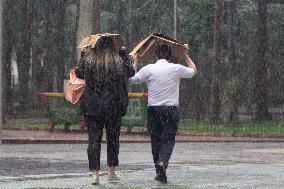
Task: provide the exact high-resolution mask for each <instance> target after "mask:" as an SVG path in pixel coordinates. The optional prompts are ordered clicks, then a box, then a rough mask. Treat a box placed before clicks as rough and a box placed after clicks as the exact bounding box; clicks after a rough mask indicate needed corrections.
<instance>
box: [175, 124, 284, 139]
mask: <svg viewBox="0 0 284 189" xmlns="http://www.w3.org/2000/svg"><path fill="white" fill-rule="evenodd" d="M179 129H180V130H181V131H184V132H185V133H188V134H192V135H206V136H249V137H251V136H252V137H256V136H258V137H283V136H284V123H283V122H244V123H238V124H236V125H234V126H229V125H225V124H210V123H208V122H194V121H187V122H181V123H180V124H179Z"/></svg>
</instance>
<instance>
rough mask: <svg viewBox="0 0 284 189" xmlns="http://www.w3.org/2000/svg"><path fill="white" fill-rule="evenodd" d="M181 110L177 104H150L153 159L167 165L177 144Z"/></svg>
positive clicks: (149, 115)
mask: <svg viewBox="0 0 284 189" xmlns="http://www.w3.org/2000/svg"><path fill="white" fill-rule="evenodd" d="M178 122H179V111H178V108H177V107H175V106H149V107H148V126H149V134H150V137H151V148H152V155H153V160H154V163H155V167H156V170H157V164H159V163H160V162H163V163H164V165H165V166H166V167H167V166H168V163H169V160H170V157H171V155H172V152H173V148H174V145H175V136H176V132H177V127H178Z"/></svg>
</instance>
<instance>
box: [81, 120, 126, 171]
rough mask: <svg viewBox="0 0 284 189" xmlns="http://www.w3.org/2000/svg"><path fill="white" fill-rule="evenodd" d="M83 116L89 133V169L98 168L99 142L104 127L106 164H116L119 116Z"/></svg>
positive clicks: (119, 125) (111, 165)
mask: <svg viewBox="0 0 284 189" xmlns="http://www.w3.org/2000/svg"><path fill="white" fill-rule="evenodd" d="M84 117H85V121H86V125H87V128H88V135H89V145H88V150H87V151H88V159H89V169H90V170H100V157H101V142H102V136H103V128H104V127H105V129H106V140H107V165H108V166H109V167H113V166H118V154H119V135H120V128H121V117H117V116H113V117H112V116H91V115H85V116H84Z"/></svg>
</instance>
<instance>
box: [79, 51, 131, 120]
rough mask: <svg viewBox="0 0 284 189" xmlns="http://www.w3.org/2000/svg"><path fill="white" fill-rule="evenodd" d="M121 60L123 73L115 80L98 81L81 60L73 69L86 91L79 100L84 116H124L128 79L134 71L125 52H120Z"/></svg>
mask: <svg viewBox="0 0 284 189" xmlns="http://www.w3.org/2000/svg"><path fill="white" fill-rule="evenodd" d="M119 54H120V56H121V58H122V60H123V73H122V74H119V75H118V77H117V78H116V79H111V80H103V81H98V80H97V78H96V76H95V73H94V72H93V69H91V68H90V67H89V66H86V64H85V58H84V57H83V58H81V60H80V63H79V65H78V67H76V69H75V73H76V76H77V77H78V78H80V79H85V82H86V89H85V91H84V93H83V95H82V97H81V99H80V107H81V111H82V113H83V114H84V115H97V116H101V115H110V116H124V115H125V114H126V109H127V106H128V78H130V77H132V76H134V74H135V71H134V68H133V66H132V63H131V61H130V58H129V55H128V53H127V52H126V51H120V53H119Z"/></svg>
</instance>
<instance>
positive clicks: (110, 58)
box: [86, 39, 123, 80]
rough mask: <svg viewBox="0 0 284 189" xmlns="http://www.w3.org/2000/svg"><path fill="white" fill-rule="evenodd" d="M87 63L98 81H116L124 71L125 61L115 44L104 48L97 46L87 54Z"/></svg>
mask: <svg viewBox="0 0 284 189" xmlns="http://www.w3.org/2000/svg"><path fill="white" fill-rule="evenodd" d="M108 40H109V39H108ZM108 42H109V41H108ZM98 43H99V42H98ZM100 43H104V41H103V40H102V41H100ZM86 62H87V64H89V66H90V67H91V69H92V70H93V71H94V73H95V76H96V78H97V79H98V80H110V79H116V78H117V76H118V75H120V74H121V73H122V71H123V67H122V64H123V60H122V58H121V57H120V55H119V53H118V51H117V50H116V49H115V47H114V44H113V43H110V44H107V45H103V46H102V45H100V44H99V45H96V47H95V48H94V49H92V50H90V51H89V52H88V53H87V57H86Z"/></svg>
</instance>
